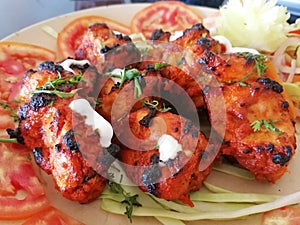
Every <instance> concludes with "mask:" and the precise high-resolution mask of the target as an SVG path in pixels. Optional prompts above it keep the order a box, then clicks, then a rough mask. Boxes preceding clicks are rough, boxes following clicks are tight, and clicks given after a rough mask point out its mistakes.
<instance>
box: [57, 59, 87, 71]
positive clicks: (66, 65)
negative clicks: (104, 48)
mask: <svg viewBox="0 0 300 225" xmlns="http://www.w3.org/2000/svg"><path fill="white" fill-rule="evenodd" d="M86 64H88V65H90V62H89V61H88V60H85V59H84V60H75V59H66V60H64V61H63V62H61V63H60V65H61V66H62V67H63V68H64V70H67V71H69V72H71V73H75V72H74V70H72V69H71V66H72V65H78V66H84V65H86Z"/></svg>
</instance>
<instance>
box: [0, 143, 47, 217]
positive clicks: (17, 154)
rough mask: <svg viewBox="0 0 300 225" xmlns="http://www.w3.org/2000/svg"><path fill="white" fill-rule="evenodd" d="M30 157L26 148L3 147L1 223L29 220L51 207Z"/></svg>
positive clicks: (0, 159) (0, 147) (0, 155)
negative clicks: (4, 221)
mask: <svg viewBox="0 0 300 225" xmlns="http://www.w3.org/2000/svg"><path fill="white" fill-rule="evenodd" d="M28 156H29V151H28V149H26V148H25V147H24V146H21V145H17V144H4V143H1V144H0V174H1V176H0V184H1V185H0V219H1V220H17V219H24V218H28V217H30V216H32V215H34V214H36V213H38V212H40V211H42V210H44V209H46V208H48V207H49V206H50V204H49V201H48V199H47V198H46V195H45V193H44V189H43V186H42V184H41V183H40V181H39V179H38V177H37V176H36V174H35V171H34V169H33V166H32V162H31V161H30V160H29V158H28Z"/></svg>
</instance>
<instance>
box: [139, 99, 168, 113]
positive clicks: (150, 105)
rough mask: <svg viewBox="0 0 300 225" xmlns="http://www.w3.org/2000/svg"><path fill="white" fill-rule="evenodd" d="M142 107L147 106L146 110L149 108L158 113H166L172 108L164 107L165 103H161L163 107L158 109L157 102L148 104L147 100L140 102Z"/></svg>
mask: <svg viewBox="0 0 300 225" xmlns="http://www.w3.org/2000/svg"><path fill="white" fill-rule="evenodd" d="M142 103H143V105H144V106H147V107H148V108H151V109H156V110H157V111H159V112H168V111H169V110H171V109H172V108H171V107H166V105H165V103H163V104H162V105H163V107H162V108H159V107H158V106H159V101H157V100H153V101H152V102H150V101H149V100H144V101H142Z"/></svg>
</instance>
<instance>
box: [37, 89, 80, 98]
mask: <svg viewBox="0 0 300 225" xmlns="http://www.w3.org/2000/svg"><path fill="white" fill-rule="evenodd" d="M77 91H78V89H74V90H72V91H70V92H63V91H58V90H34V91H32V92H31V94H40V93H45V94H52V95H56V96H58V97H60V98H71V97H73V96H74V95H75V93H76V92H77Z"/></svg>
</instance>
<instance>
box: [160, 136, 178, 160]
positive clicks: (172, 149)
mask: <svg viewBox="0 0 300 225" xmlns="http://www.w3.org/2000/svg"><path fill="white" fill-rule="evenodd" d="M157 144H158V146H159V148H158V151H159V159H160V160H161V161H163V162H166V161H168V160H169V159H175V157H176V156H177V154H178V152H180V151H182V146H181V144H179V143H178V141H177V140H176V139H175V138H174V137H172V136H171V135H168V134H163V135H162V136H161V137H160V138H159V139H158V142H157Z"/></svg>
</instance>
